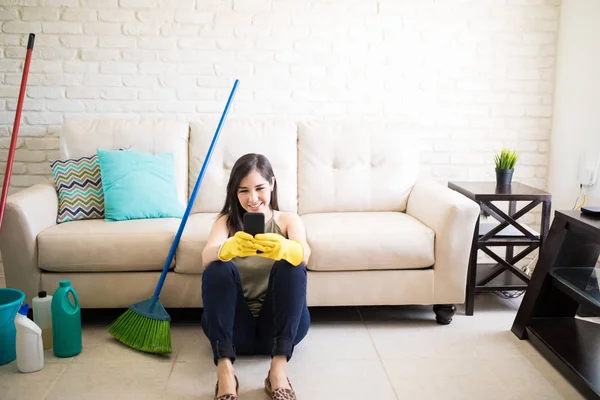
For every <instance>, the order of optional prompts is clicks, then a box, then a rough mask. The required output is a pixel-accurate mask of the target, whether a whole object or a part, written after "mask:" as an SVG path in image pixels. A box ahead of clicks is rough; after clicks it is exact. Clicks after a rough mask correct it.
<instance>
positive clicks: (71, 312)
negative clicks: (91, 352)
mask: <svg viewBox="0 0 600 400" xmlns="http://www.w3.org/2000/svg"><path fill="white" fill-rule="evenodd" d="M69 294H72V296H73V300H74V301H72V300H71V299H70V298H69ZM52 330H53V338H52V339H53V340H52V344H53V351H54V355H55V356H56V357H73V356H76V355H77V354H79V353H80V352H81V348H82V347H83V339H82V331H81V309H80V307H79V298H78V297H77V293H76V292H75V290H74V289H73V287H71V282H70V281H69V280H61V281H60V283H59V287H58V289H56V292H54V296H53V297H52Z"/></svg>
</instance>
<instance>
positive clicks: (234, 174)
mask: <svg viewBox="0 0 600 400" xmlns="http://www.w3.org/2000/svg"><path fill="white" fill-rule="evenodd" d="M254 170H256V171H257V172H258V173H259V174H260V175H261V176H262V177H263V178H265V179H266V180H267V181H269V183H271V181H272V182H273V192H271V203H270V204H269V206H270V207H271V209H272V210H279V204H278V202H277V180H276V179H275V174H274V173H273V168H272V167H271V163H270V162H269V160H268V159H267V158H266V157H265V156H263V155H262V154H256V153H249V154H245V155H243V156H241V157H240V158H239V159H238V160H237V161H236V162H235V164H234V165H233V168H232V169H231V174H230V175H229V182H227V195H226V198H225V204H224V205H223V209H222V210H221V212H220V213H219V217H221V216H225V217H226V218H227V229H228V230H229V234H230V235H234V234H235V233H236V232H238V231H241V230H242V229H244V222H243V221H244V214H245V213H246V210H244V208H243V207H242V206H241V205H240V202H239V200H238V196H237V192H238V189H239V187H240V183H241V181H242V179H244V178H245V177H246V176H247V175H248V174H250V173H251V172H252V171H254Z"/></svg>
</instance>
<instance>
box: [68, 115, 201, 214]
mask: <svg viewBox="0 0 600 400" xmlns="http://www.w3.org/2000/svg"><path fill="white" fill-rule="evenodd" d="M189 131H190V128H189V124H187V123H185V122H179V121H175V120H170V119H152V118H148V119H146V118H144V119H143V120H142V121H140V120H137V119H134V118H132V119H116V118H115V119H111V118H101V119H82V120H75V121H71V122H69V123H67V124H65V125H63V127H62V131H61V133H60V150H61V157H62V158H79V157H85V156H91V155H93V154H96V151H97V149H98V148H103V149H109V150H118V149H121V148H124V149H131V150H137V151H142V152H147V153H173V160H174V172H175V184H176V185H177V198H178V199H179V202H180V204H181V205H182V206H184V207H185V206H186V205H187V200H188V191H187V189H188V155H189V153H188V139H189Z"/></svg>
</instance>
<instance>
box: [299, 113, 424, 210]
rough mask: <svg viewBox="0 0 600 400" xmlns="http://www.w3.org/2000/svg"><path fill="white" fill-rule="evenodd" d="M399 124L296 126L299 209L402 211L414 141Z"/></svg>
mask: <svg viewBox="0 0 600 400" xmlns="http://www.w3.org/2000/svg"><path fill="white" fill-rule="evenodd" d="M414 136H415V134H412V135H410V134H408V131H407V129H406V128H403V127H402V126H400V125H395V124H391V123H384V122H376V121H373V122H366V121H345V122H336V121H307V122H302V123H300V124H299V128H298V212H299V213H300V214H308V213H316V212H340V211H405V210H406V203H407V200H408V195H409V193H410V189H411V188H412V186H413V184H414V183H415V181H416V179H417V177H418V175H419V150H420V148H419V145H420V144H419V142H418V141H417V140H415V139H414Z"/></svg>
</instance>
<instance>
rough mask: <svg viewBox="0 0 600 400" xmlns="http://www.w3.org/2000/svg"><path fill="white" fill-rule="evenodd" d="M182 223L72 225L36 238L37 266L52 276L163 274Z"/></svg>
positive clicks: (145, 221)
mask: <svg viewBox="0 0 600 400" xmlns="http://www.w3.org/2000/svg"><path fill="white" fill-rule="evenodd" d="M180 222H181V220H179V219H176V218H160V219H141V220H130V221H119V222H106V221H104V220H98V219H96V220H86V221H71V222H65V223H64V224H59V225H55V226H53V227H51V228H48V229H46V230H43V231H42V232H40V233H39V235H38V237H37V241H38V265H39V268H40V269H43V270H46V271H54V272H100V271H159V270H162V268H163V266H164V264H165V261H166V259H167V255H168V254H169V249H170V248H171V244H172V243H173V240H174V239H175V233H176V232H177V228H178V227H179V223H180Z"/></svg>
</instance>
